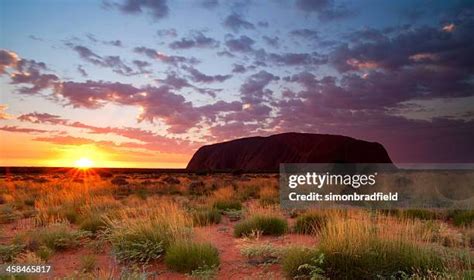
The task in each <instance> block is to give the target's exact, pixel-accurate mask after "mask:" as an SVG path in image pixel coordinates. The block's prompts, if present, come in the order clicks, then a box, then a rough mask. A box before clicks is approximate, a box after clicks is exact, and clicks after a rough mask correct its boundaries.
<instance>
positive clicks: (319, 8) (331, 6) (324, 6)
mask: <svg viewBox="0 0 474 280" xmlns="http://www.w3.org/2000/svg"><path fill="white" fill-rule="evenodd" d="M295 4H296V8H297V9H299V10H301V11H303V12H305V13H308V14H312V13H314V14H316V15H317V16H318V19H319V20H321V21H330V20H335V19H340V18H345V17H347V16H350V15H352V14H353V13H352V12H351V11H350V10H349V9H348V8H347V7H346V6H345V5H343V4H339V5H336V3H335V1H334V0H297V1H296V2H295Z"/></svg>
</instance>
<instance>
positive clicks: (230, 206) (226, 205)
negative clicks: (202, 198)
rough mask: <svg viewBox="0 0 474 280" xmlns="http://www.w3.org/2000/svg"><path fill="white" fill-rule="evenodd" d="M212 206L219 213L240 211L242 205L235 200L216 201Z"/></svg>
mask: <svg viewBox="0 0 474 280" xmlns="http://www.w3.org/2000/svg"><path fill="white" fill-rule="evenodd" d="M212 206H213V207H214V208H216V209H218V210H221V211H226V210H241V209H242V203H241V202H240V201H239V200H236V199H218V200H216V201H214V204H213V205H212Z"/></svg>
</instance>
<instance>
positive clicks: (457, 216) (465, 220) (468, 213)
mask: <svg viewBox="0 0 474 280" xmlns="http://www.w3.org/2000/svg"><path fill="white" fill-rule="evenodd" d="M448 218H449V219H451V220H452V221H453V224H454V225H455V226H470V225H472V224H473V223H474V211H473V210H454V211H451V212H450V213H449V214H448Z"/></svg>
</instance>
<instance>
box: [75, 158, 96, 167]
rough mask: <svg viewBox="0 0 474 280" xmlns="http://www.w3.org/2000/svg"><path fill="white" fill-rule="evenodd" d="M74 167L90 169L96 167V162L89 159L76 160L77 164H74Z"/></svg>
mask: <svg viewBox="0 0 474 280" xmlns="http://www.w3.org/2000/svg"><path fill="white" fill-rule="evenodd" d="M74 165H75V166H76V167H77V168H80V169H88V168H91V167H92V166H93V165H94V162H93V161H92V160H90V159H88V158H85V157H82V158H80V159H78V160H76V162H74Z"/></svg>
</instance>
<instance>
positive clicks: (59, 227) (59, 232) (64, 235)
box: [29, 224, 87, 251]
mask: <svg viewBox="0 0 474 280" xmlns="http://www.w3.org/2000/svg"><path fill="white" fill-rule="evenodd" d="M86 236H87V234H86V233H85V232H83V231H77V230H73V229H70V228H68V227H67V225H63V224H55V225H51V226H48V227H46V228H42V229H40V230H38V231H35V232H32V233H31V236H30V241H29V242H30V244H35V245H36V246H38V245H39V246H41V245H44V246H46V247H48V248H49V249H51V250H55V251H56V250H59V251H60V250H66V249H70V248H74V247H77V246H79V244H80V243H81V240H82V239H83V238H84V237H86Z"/></svg>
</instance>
